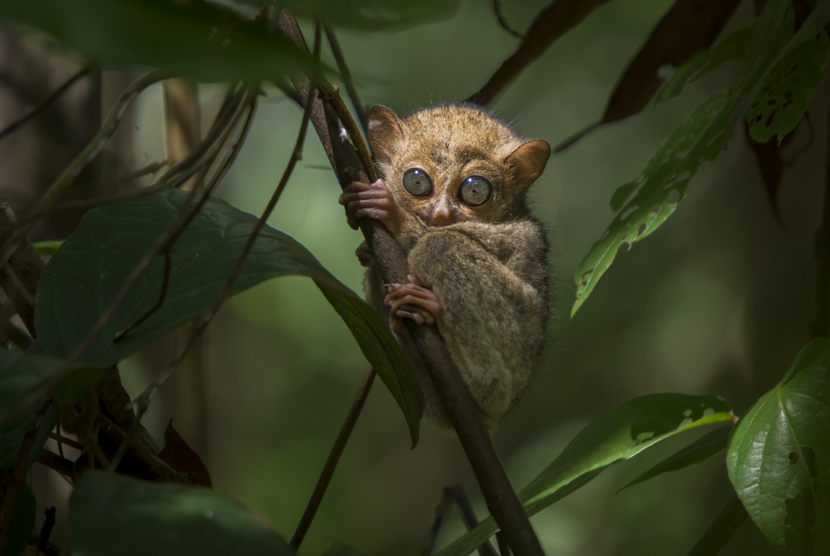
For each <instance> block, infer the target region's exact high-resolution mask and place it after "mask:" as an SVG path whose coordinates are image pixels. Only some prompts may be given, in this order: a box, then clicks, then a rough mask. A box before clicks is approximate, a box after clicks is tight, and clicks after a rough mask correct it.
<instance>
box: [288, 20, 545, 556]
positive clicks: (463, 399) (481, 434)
mask: <svg viewBox="0 0 830 556" xmlns="http://www.w3.org/2000/svg"><path fill="white" fill-rule="evenodd" d="M279 27H280V29H281V30H282V31H283V32H284V33H285V34H286V35H288V37H289V38H290V39H291V40H292V41H293V42H294V43H295V44H297V45H298V46H299V47H300V48H303V49H304V50H305V51H306V52H307V48H306V46H305V40H304V39H303V36H302V33H301V32H300V29H299V27H298V26H297V22H296V20H295V19H294V17H293V16H292V15H291V14H290V13H289V12H288V11H287V10H283V11H282V12H281V13H280V15H279ZM310 85H311V84H310V82H309V80H308V78H306V77H304V76H298V77H296V78H295V81H294V86H295V88H296V90H297V93H298V95H299V96H300V98H301V99H302V100H307V99H308V98H309V91H310V89H311V88H312V87H311V86H310ZM315 85H316V86H317V87H319V88H320V91H321V96H323V97H324V98H326V99H328V102H325V103H324V102H322V101H321V100H316V101H314V103H313V105H312V110H311V122H312V124H313V125H314V128H315V130H316V131H317V135H318V136H319V137H320V141H321V143H322V144H323V148H324V149H325V151H326V155H327V156H328V158H329V162H330V163H331V165H332V168H333V169H334V171H335V174H336V175H337V179H338V181H339V182H340V185H341V187H346V186H348V185H349V184H350V183H351V182H352V181H355V180H361V181H365V180H368V179H371V178H372V176H373V175H374V173H375V172H374V168H373V167H372V166H371V161H369V162H368V164H367V162H366V156H365V154H364V156H358V153H359V152H361V151H362V152H364V153H368V149H367V148H366V145H365V143H364V141H363V138H362V137H361V136H360V134H359V133H354V132H352V131H351V130H356V129H357V124H355V122H354V119H353V118H352V117H351V115H350V114H349V113H348V111H346V112H345V113H341V112H339V111H338V112H337V113H335V109H336V108H337V107H338V102H337V99H338V98H339V95H337V93H336V90H335V89H334V87H332V85H331V84H330V83H328V82H325V81H324V80H323V79H319V80H318V81H317V82H316V83H315ZM339 104H340V105H342V106H345V104H343V103H342V99H341V100H340V103H339ZM338 116H339V118H340V119H339V120H338ZM341 122H342V124H343V125H344V126H345V127H346V130H347V132H349V136H350V138H351V141H352V142H351V143H350V142H349V141H347V140H346V139H341V136H340V126H341ZM353 145H354V146H357V147H358V153H356V152H355V149H354V146H353ZM369 160H370V159H369ZM371 181H374V179H371ZM360 229H361V231H362V232H363V235H364V237H365V238H366V243H367V244H368V245H369V247H370V248H371V249H372V253H373V255H374V257H375V260H376V261H377V264H378V267H379V268H380V271H381V275H382V276H383V280H384V282H386V283H396V282H397V283H400V282H403V281H404V280H405V278H406V276H407V274H408V270H409V269H408V264H407V262H406V259H405V258H404V255H403V253H402V252H401V250H400V247H399V246H398V244H397V242H396V241H395V239H394V238H393V237H392V236H391V234H390V233H389V231H388V230H387V229H386V228H385V227H384V226H383V225H382V224H381V223H380V222H378V221H377V220H374V219H369V218H363V219H362V220H361V221H360ZM408 326H409V331H410V334H411V335H412V337H413V339H414V340H415V344H416V346H417V347H418V351H419V352H420V353H421V356H422V357H423V359H424V362H425V363H426V368H427V372H428V373H429V375H430V377H431V378H432V380H433V382H434V383H435V386H436V390H437V391H438V392H439V394H440V395H441V398H442V401H443V402H444V404H445V406H446V407H447V413H448V414H449V417H450V421H451V422H452V424H453V427H454V428H455V431H456V433H457V434H458V438H459V440H460V442H461V445H462V447H463V448H464V451H465V452H466V454H467V458H468V460H469V461H470V465H471V466H472V468H473V472H474V473H475V475H476V479H477V480H478V483H479V485H480V486H481V490H482V493H483V494H484V499H485V501H486V502H487V507H488V509H489V510H490V513H491V514H492V515H493V517H494V518H495V520H496V523H497V524H498V525H499V527H500V528H501V529H502V530H503V531H504V533H505V537H506V539H507V542H508V544H509V545H510V546H511V548H512V549H513V552H515V553H516V554H522V555H523V556H533V555H542V554H544V552H543V551H542V547H541V545H540V544H539V539H538V538H537V537H536V534H535V533H534V532H533V529H532V527H531V526H530V521H529V520H528V517H527V512H525V510H524V507H523V506H522V505H521V502H519V499H518V497H517V496H516V493H515V492H514V491H513V487H512V486H511V485H510V481H509V479H508V478H507V474H506V473H505V471H504V468H503V467H502V466H501V462H499V459H498V456H497V455H496V451H495V449H494V448H493V443H492V441H491V440H490V436H489V435H488V433H487V431H486V430H485V429H484V425H483V424H482V423H481V419H480V418H479V417H478V411H477V408H476V406H475V403H474V402H473V399H472V397H471V396H470V392H469V390H468V389H467V386H466V385H465V384H464V382H463V381H462V379H461V376H460V374H459V373H458V369H457V367H456V366H455V363H454V362H453V360H452V358H451V357H450V355H449V353H448V352H447V348H446V346H445V345H444V341H443V339H442V338H441V335H440V334H439V333H438V331H437V330H436V329H435V327H433V326H418V325H416V324H415V323H408Z"/></svg>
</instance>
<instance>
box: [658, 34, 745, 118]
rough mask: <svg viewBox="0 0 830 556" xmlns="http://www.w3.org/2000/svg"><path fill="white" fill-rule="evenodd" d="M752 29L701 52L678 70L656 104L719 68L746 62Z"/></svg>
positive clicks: (665, 86)
mask: <svg viewBox="0 0 830 556" xmlns="http://www.w3.org/2000/svg"><path fill="white" fill-rule="evenodd" d="M752 34H753V30H752V29H743V30H742V31H738V32H736V33H734V34H733V35H731V36H729V37H728V38H726V39H724V40H722V41H721V42H719V43H718V44H716V45H715V46H713V47H712V48H710V49H709V50H701V51H700V52H698V53H697V54H695V55H694V56H692V59H691V60H689V61H688V62H686V63H685V64H683V65H682V66H680V67H679V68H677V71H676V72H674V75H672V76H671V77H670V78H669V79H668V81H666V84H665V85H663V86H662V87H661V88H660V91H659V92H658V93H657V96H656V97H655V102H656V103H658V104H659V103H662V102H666V101H669V100H671V99H673V98H674V97H676V96H678V95H679V94H680V93H682V92H683V89H684V87H686V85H688V84H689V83H692V82H693V81H697V80H698V79H700V78H701V77H703V76H705V75H708V74H709V73H711V72H713V71H715V70H716V69H718V68H721V67H723V66H726V65H728V64H732V63H735V62H740V61H742V60H744V58H745V57H746V55H747V51H748V50H749V43H750V42H751V41H752Z"/></svg>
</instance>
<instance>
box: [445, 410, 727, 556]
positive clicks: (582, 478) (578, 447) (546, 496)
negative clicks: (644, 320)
mask: <svg viewBox="0 0 830 556" xmlns="http://www.w3.org/2000/svg"><path fill="white" fill-rule="evenodd" d="M731 420H732V414H731V413H730V410H729V406H728V405H726V402H724V401H723V400H722V399H720V398H717V397H714V396H690V395H686V394H651V395H648V396H641V397H639V398H634V399H632V400H629V401H627V402H625V403H623V404H622V405H620V406H619V407H617V408H616V409H614V410H613V411H611V412H609V413H606V414H605V415H603V416H602V417H600V418H599V419H597V420H595V421H594V422H592V423H591V424H590V425H588V426H587V427H585V428H584V429H583V430H582V431H581V432H580V433H579V434H578V435H577V436H576V438H574V440H573V441H571V443H570V444H568V446H567V447H566V448H565V450H563V452H562V453H561V454H560V455H559V457H557V458H556V459H555V460H553V462H552V463H551V464H550V465H549V466H548V467H547V468H546V469H545V470H544V471H542V473H541V474H540V475H539V476H538V477H537V478H536V479H534V480H533V481H532V482H531V483H530V484H529V485H528V486H527V487H525V488H524V490H522V491H521V492H520V493H519V499H520V500H521V501H522V503H523V504H524V507H525V509H526V510H527V513H528V515H534V514H536V513H538V512H539V511H541V510H542V509H544V508H546V507H548V506H550V505H551V504H553V503H554V502H556V501H558V500H560V499H561V498H563V497H564V496H567V495H568V494H570V493H571V492H574V491H575V490H577V489H578V488H579V487H581V486H583V485H584V484H587V483H588V482H589V481H591V480H592V479H593V478H594V477H596V476H597V475H599V473H600V472H601V471H602V470H603V469H605V468H606V467H608V466H609V465H611V464H613V463H617V462H619V461H623V460H627V459H630V458H632V457H634V456H636V455H637V454H639V453H640V452H642V451H643V450H645V449H646V448H649V447H651V446H653V445H654V444H656V443H658V442H660V441H661V440H665V439H666V438H669V437H670V436H674V435H675V434H678V433H680V432H683V431H687V430H690V429H693V428H695V427H699V426H701V425H708V424H710V423H719V422H724V421H731ZM497 530H498V527H497V526H496V522H495V520H494V519H493V518H492V517H488V518H487V519H485V520H484V521H482V522H481V523H480V524H479V525H478V527H476V528H475V529H473V530H472V531H470V532H468V533H467V534H466V535H464V536H463V537H461V538H460V539H458V540H456V541H455V542H454V543H452V544H451V545H450V546H448V547H447V548H445V549H444V550H442V551H441V552H439V553H438V556H465V555H466V554H469V553H471V552H472V551H473V550H475V549H476V548H477V547H478V546H479V545H481V543H483V542H484V541H485V540H487V539H488V538H489V537H490V536H491V535H493V534H494V533H495V532H496V531H497Z"/></svg>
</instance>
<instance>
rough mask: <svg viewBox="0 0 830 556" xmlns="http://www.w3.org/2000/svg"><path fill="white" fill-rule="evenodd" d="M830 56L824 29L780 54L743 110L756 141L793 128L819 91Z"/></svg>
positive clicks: (783, 134)
mask: <svg viewBox="0 0 830 556" xmlns="http://www.w3.org/2000/svg"><path fill="white" fill-rule="evenodd" d="M828 59H830V42H828V40H827V33H825V32H824V31H823V30H822V31H821V32H820V33H818V34H817V35H816V36H815V38H814V39H812V40H809V41H806V42H804V43H802V44H800V45H799V46H798V47H796V48H794V49H793V50H791V51H790V52H788V53H787V54H786V55H785V56H784V57H782V58H781V59H780V60H779V61H778V63H777V64H775V67H773V68H772V71H770V72H769V74H768V75H767V77H766V79H764V83H763V85H762V86H761V90H760V91H758V94H757V95H756V96H755V100H754V101H753V102H752V104H751V105H750V107H749V110H747V111H746V121H747V122H748V123H749V134H750V135H751V136H752V138H753V139H755V140H756V141H758V142H759V143H766V142H767V141H769V140H770V139H771V138H772V137H773V136H775V135H778V142H779V143H780V142H781V141H782V140H783V139H784V136H785V135H786V134H787V133H789V132H791V131H792V130H793V129H795V126H796V125H798V122H799V120H801V117H802V116H803V115H804V113H805V112H806V111H807V101H809V100H810V99H811V98H812V97H813V95H814V94H815V93H816V91H817V90H818V88H819V86H820V85H821V83H822V81H824V74H823V73H822V71H821V70H822V68H823V67H824V66H825V65H827V61H828Z"/></svg>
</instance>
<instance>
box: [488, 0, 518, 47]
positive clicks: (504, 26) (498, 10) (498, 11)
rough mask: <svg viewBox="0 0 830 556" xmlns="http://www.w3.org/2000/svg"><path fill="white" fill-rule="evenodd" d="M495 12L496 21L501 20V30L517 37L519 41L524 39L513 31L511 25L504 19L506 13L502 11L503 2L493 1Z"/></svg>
mask: <svg viewBox="0 0 830 556" xmlns="http://www.w3.org/2000/svg"><path fill="white" fill-rule="evenodd" d="M493 12H494V13H495V14H496V19H498V20H499V25H501V28H502V29H504V30H505V31H507V32H508V33H510V34H511V35H513V36H514V37H516V38H517V39H521V38H524V35H522V34H521V33H519V32H518V31H516V30H515V29H513V27H511V26H510V24H509V23H508V22H507V19H506V18H505V17H504V13H502V11H501V2H499V0H493Z"/></svg>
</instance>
